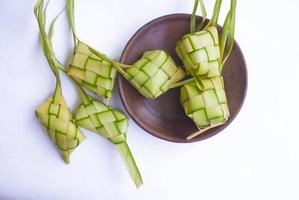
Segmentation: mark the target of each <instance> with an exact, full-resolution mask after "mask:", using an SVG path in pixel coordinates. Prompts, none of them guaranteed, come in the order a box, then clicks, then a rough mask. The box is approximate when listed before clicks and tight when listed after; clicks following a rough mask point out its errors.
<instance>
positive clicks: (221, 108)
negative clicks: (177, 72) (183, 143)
mask: <svg viewBox="0 0 299 200" xmlns="http://www.w3.org/2000/svg"><path fill="white" fill-rule="evenodd" d="M202 84H203V86H204V88H205V89H204V90H201V89H200V88H199V87H198V86H197V85H196V84H195V82H191V83H188V84H185V85H184V86H183V87H182V88H181V95H180V102H181V104H182V106H183V108H184V111H185V113H186V114H187V116H188V117H190V118H191V119H193V121H194V122H195V124H196V126H197V127H198V128H199V129H203V130H206V129H208V128H212V127H216V126H219V125H221V124H224V123H225V122H226V121H227V119H228V118H229V110H228V105H227V99H226V95H225V91H224V84H223V79H222V77H221V76H216V77H212V78H209V79H204V80H202ZM199 133H200V131H199V132H196V133H195V134H192V135H191V136H189V137H188V139H191V138H193V137H194V136H196V135H198V134H199Z"/></svg>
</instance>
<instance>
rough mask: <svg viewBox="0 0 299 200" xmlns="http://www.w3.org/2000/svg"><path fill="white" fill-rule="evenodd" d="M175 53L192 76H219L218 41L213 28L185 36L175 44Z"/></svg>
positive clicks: (215, 30) (216, 33)
mask: <svg viewBox="0 0 299 200" xmlns="http://www.w3.org/2000/svg"><path fill="white" fill-rule="evenodd" d="M176 52H177V54H178V56H179V57H180V59H181V60H182V61H183V64H184V66H185V67H186V69H187V71H188V72H189V73H190V74H192V75H193V76H197V77H198V78H209V77H214V76H220V63H221V62H220V49H219V39H218V31H217V29H216V28H215V27H213V26H211V27H209V28H207V29H206V30H204V31H199V32H195V33H190V34H187V35H185V36H184V37H183V38H182V39H181V40H180V41H179V42H178V43H177V47H176Z"/></svg>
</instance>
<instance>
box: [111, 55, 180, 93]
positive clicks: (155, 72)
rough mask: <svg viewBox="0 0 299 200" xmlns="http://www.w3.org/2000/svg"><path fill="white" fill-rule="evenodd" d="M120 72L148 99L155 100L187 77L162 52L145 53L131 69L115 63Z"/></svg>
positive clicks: (168, 56)
mask: <svg viewBox="0 0 299 200" xmlns="http://www.w3.org/2000/svg"><path fill="white" fill-rule="evenodd" d="M114 65H115V66H116V67H117V69H118V71H119V72H120V73H121V74H122V75H123V76H124V77H125V78H126V79H127V80H128V81H129V82H130V83H131V84H132V85H133V86H134V87H135V88H136V89H137V90H138V91H139V92H140V93H141V94H142V95H143V96H144V97H146V98H148V99H155V98H157V97H158V96H160V95H161V94H163V93H165V92H166V91H167V90H169V89H170V88H171V86H172V85H173V84H175V83H177V82H178V81H180V80H181V79H182V78H184V77H185V72H184V71H183V69H181V68H180V67H177V66H176V64H175V62H174V61H173V60H172V58H171V57H170V55H169V54H168V53H167V52H165V51H162V50H153V51H147V52H145V53H144V54H143V55H142V57H141V58H140V59H139V60H138V61H137V62H135V63H134V64H133V65H132V66H131V67H128V68H125V67H123V68H122V66H123V65H122V64H119V63H115V62H114Z"/></svg>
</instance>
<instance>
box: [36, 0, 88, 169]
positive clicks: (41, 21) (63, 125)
mask: <svg viewBox="0 0 299 200" xmlns="http://www.w3.org/2000/svg"><path fill="white" fill-rule="evenodd" d="M34 14H35V16H36V19H37V21H38V25H39V29H40V36H41V41H42V47H43V52H44V54H45V57H46V58H47V61H48V63H49V65H50V67H51V69H52V71H53V73H54V75H55V77H56V88H55V91H54V94H53V95H52V96H51V97H49V98H48V99H47V100H46V101H44V102H43V103H42V104H41V105H40V106H39V107H38V108H37V109H36V115H37V117H38V119H39V120H40V121H41V123H42V124H43V125H44V126H45V128H46V130H47V132H48V134H49V137H50V139H51V140H52V142H53V143H54V144H55V145H56V146H57V148H58V150H59V152H60V154H61V156H62V158H63V159H64V161H65V162H66V163H69V157H70V154H71V153H72V151H73V150H74V149H75V148H76V147H77V146H78V145H79V144H80V143H81V142H82V141H83V140H84V138H85V136H84V135H83V133H82V132H81V131H80V129H79V128H78V126H77V125H75V123H74V122H73V117H72V114H71V112H70V110H69V108H68V107H67V105H66V102H65V100H64V98H63V96H62V93H61V92H62V91H61V82H60V76H59V72H58V66H59V65H60V64H59V63H58V62H57V60H56V59H55V54H54V52H53V49H52V45H51V42H50V40H49V38H48V36H47V34H46V32H45V21H46V10H45V9H44V1H43V0H39V1H37V3H36V4H35V7H34ZM50 30H51V29H50ZM49 35H50V34H49Z"/></svg>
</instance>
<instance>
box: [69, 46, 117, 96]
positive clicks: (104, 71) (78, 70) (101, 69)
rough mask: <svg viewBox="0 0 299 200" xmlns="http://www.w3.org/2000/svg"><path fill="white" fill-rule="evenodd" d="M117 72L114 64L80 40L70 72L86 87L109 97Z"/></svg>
mask: <svg viewBox="0 0 299 200" xmlns="http://www.w3.org/2000/svg"><path fill="white" fill-rule="evenodd" d="M116 72H117V71H116V69H115V68H114V67H113V66H112V64H110V63H108V62H106V61H104V60H103V59H101V58H100V57H98V56H96V55H95V54H94V53H92V52H91V51H90V49H89V46H87V45H86V44H84V43H82V42H78V44H77V46H76V48H75V53H74V55H73V57H72V60H71V63H70V66H69V70H68V73H69V75H71V76H72V77H74V78H75V79H76V80H77V81H79V82H80V83H81V84H82V85H83V86H84V87H85V88H87V89H89V90H90V91H92V92H94V93H96V94H97V95H99V96H101V97H104V98H106V99H109V98H110V97H111V95H112V90H113V86H114V82H115V77H116Z"/></svg>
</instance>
